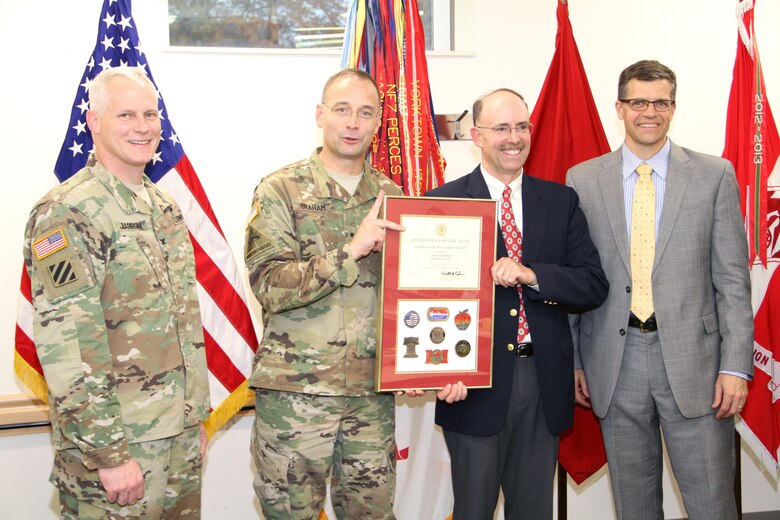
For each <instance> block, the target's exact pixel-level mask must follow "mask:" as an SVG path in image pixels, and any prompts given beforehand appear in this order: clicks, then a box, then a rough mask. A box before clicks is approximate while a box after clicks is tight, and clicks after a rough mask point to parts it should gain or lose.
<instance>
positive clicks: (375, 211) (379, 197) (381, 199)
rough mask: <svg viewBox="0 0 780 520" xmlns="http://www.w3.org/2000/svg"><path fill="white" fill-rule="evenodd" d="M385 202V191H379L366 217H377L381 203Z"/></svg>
mask: <svg viewBox="0 0 780 520" xmlns="http://www.w3.org/2000/svg"><path fill="white" fill-rule="evenodd" d="M384 200H385V190H379V195H377V196H376V200H375V201H374V205H373V206H371V210H370V211H369V212H368V215H367V216H368V217H370V218H377V217H378V216H379V210H380V209H381V208H382V202H384Z"/></svg>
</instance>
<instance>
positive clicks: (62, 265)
mask: <svg viewBox="0 0 780 520" xmlns="http://www.w3.org/2000/svg"><path fill="white" fill-rule="evenodd" d="M48 270H49V275H50V276H51V280H52V282H53V283H54V287H61V286H63V285H65V284H68V283H71V282H75V281H76V280H77V279H78V277H77V276H76V272H75V271H74V270H73V264H71V263H70V260H61V261H59V262H56V263H54V264H51V265H50V266H49V267H48Z"/></svg>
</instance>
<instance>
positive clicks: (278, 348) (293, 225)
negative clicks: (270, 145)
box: [245, 69, 403, 519]
mask: <svg viewBox="0 0 780 520" xmlns="http://www.w3.org/2000/svg"><path fill="white" fill-rule="evenodd" d="M316 119H317V124H318V126H319V127H320V128H322V131H323V146H322V148H320V149H317V150H315V151H314V153H312V155H311V156H310V157H309V158H308V159H306V160H303V161H300V162H297V163H294V164H291V165H289V166H286V167H284V168H282V169H281V170H279V171H277V172H274V173H272V174H270V175H268V176H266V177H265V178H263V179H262V180H261V182H260V184H259V185H258V186H257V189H256V190H255V195H254V200H253V208H252V213H251V215H250V218H249V223H248V225H247V230H246V245H245V259H246V265H247V269H248V271H249V281H250V284H251V286H252V291H253V292H254V294H255V296H256V297H257V299H258V301H259V302H260V304H261V305H262V306H263V310H264V312H263V325H264V334H263V340H262V344H261V346H260V348H259V349H258V351H257V356H256V358H255V368H254V372H253V374H252V376H251V379H250V385H251V386H252V387H254V388H255V389H256V390H257V402H256V406H255V413H256V416H255V424H254V431H253V436H252V447H251V448H252V455H253V457H254V460H255V465H256V467H257V472H258V474H257V476H256V477H255V484H254V485H255V491H256V493H257V496H258V497H259V499H260V503H261V505H262V508H263V513H264V514H265V517H266V518H268V519H292V518H295V519H309V518H317V517H318V514H319V511H320V508H321V507H322V505H323V502H324V499H325V482H326V479H327V478H328V477H329V476H330V477H331V498H332V502H333V508H334V511H335V512H336V514H337V516H338V517H339V518H354V519H363V518H372V519H380V518H394V516H393V511H392V499H393V490H394V487H395V442H394V439H393V437H394V416H395V410H394V401H393V396H392V395H378V394H376V393H375V392H374V364H375V351H376V343H377V328H376V327H377V323H376V314H377V284H378V282H379V274H380V273H379V270H380V258H379V254H378V251H379V250H380V249H381V247H382V245H383V244H384V239H385V230H386V229H391V230H401V229H403V228H401V227H400V226H399V225H397V224H395V223H392V222H388V221H386V220H382V219H379V218H378V213H379V209H380V206H381V204H382V201H383V199H384V194H385V193H387V194H390V195H400V194H401V190H400V189H399V188H398V187H397V186H396V185H395V184H393V182H392V181H390V180H389V179H388V178H387V177H385V176H384V175H382V174H381V173H380V172H378V171H376V170H374V169H372V168H371V167H370V166H369V165H368V163H367V161H366V160H365V159H366V152H367V151H368V148H369V147H370V145H371V139H372V137H373V136H374V134H375V133H376V131H377V130H378V129H379V125H380V123H381V119H380V104H379V91H378V89H377V87H376V83H374V81H373V79H372V78H371V76H369V75H367V74H366V73H364V72H362V71H359V70H354V69H347V70H344V71H341V72H339V73H337V74H335V75H334V76H332V77H331V78H330V79H329V80H328V82H327V83H326V84H325V88H324V90H323V93H322V103H321V104H319V105H318V106H317V110H316Z"/></svg>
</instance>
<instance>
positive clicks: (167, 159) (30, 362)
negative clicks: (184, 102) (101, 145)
mask: <svg viewBox="0 0 780 520" xmlns="http://www.w3.org/2000/svg"><path fill="white" fill-rule="evenodd" d="M100 16H101V20H100V22H99V25H98V38H97V44H96V46H95V50H94V51H93V53H92V55H91V57H90V59H89V62H88V63H87V66H86V69H85V70H84V73H83V74H82V77H81V81H80V82H79V85H80V86H79V89H78V92H77V94H76V100H75V101H74V104H73V107H72V109H71V119H70V121H69V123H68V131H67V133H66V136H65V141H64V143H63V145H62V149H61V150H60V155H59V157H58V158H57V164H56V166H55V172H54V173H55V174H56V176H57V178H58V179H59V180H60V181H64V180H66V179H68V178H69V177H70V176H72V175H73V174H75V173H76V172H77V171H78V170H80V169H81V168H82V167H83V166H84V165H85V164H86V162H87V156H88V154H89V150H90V148H92V136H91V134H90V133H89V131H88V129H87V128H86V124H85V123H86V121H85V119H84V113H85V112H86V110H87V106H88V101H89V96H88V94H89V92H88V90H87V86H88V85H89V83H90V82H91V81H92V79H93V78H94V77H95V76H96V75H97V74H98V73H99V72H100V71H102V70H104V69H107V68H110V67H115V66H118V65H120V64H127V65H131V66H143V67H144V68H145V69H146V71H147V74H148V76H149V79H150V80H151V81H152V83H154V78H153V77H152V74H151V71H150V69H149V64H148V63H147V61H146V56H145V55H144V53H143V50H142V48H141V46H140V42H139V40H138V32H137V29H136V27H135V20H133V17H132V14H131V9H130V0H105V1H104V2H103V7H102V9H101V15H100ZM158 98H159V107H160V113H161V116H162V117H161V122H162V139H161V141H160V146H159V148H158V149H157V153H155V155H154V158H153V159H152V161H151V162H150V163H149V164H148V165H147V167H146V174H147V175H148V176H149V178H150V179H151V180H152V181H154V182H155V183H157V185H158V186H160V187H162V189H164V190H165V191H166V192H168V193H169V194H170V195H171V196H172V197H173V199H174V200H175V201H176V203H177V204H178V205H179V207H180V208H181V210H182V213H183V215H184V220H185V224H186V225H187V228H188V229H189V231H190V238H191V239H192V245H193V248H194V251H195V267H196V276H197V280H198V297H199V300H200V308H201V318H202V323H203V335H204V339H205V343H206V358H207V362H208V369H209V390H210V394H211V405H212V407H213V408H212V412H211V415H210V416H209V418H208V419H207V420H206V421H205V426H206V429H207V430H208V431H209V433H213V432H214V431H215V430H217V429H218V428H219V427H220V426H222V425H223V424H224V423H225V422H226V421H227V420H228V419H229V418H230V417H231V416H233V415H234V414H235V413H236V412H237V411H238V410H240V409H241V407H242V406H243V405H244V404H246V403H247V402H248V400H249V399H250V397H251V393H250V392H249V389H248V387H247V378H248V376H249V375H250V374H251V371H252V358H253V355H254V351H255V350H256V349H257V337H256V335H255V331H254V327H253V326H252V320H251V317H250V314H249V308H248V307H247V304H246V296H245V295H244V287H243V282H242V281H241V276H240V273H239V271H238V269H237V267H236V263H235V261H234V259H233V254H232V253H231V251H230V248H229V247H228V244H227V241H226V240H225V237H224V234H223V233H222V229H220V226H219V223H218V222H217V218H216V215H214V212H213V210H212V208H211V204H210V203H209V200H208V197H206V192H205V191H204V190H203V186H202V185H201V184H200V180H199V179H198V176H197V175H196V174H195V170H194V168H193V167H192V164H190V162H189V160H188V159H187V155H186V154H185V153H184V150H183V149H182V145H181V142H180V140H179V137H178V135H177V134H176V132H175V131H174V129H173V126H172V124H171V122H170V118H169V114H168V112H167V110H166V109H165V103H164V101H163V98H162V94H160V93H159V90H158ZM22 271H23V272H22V283H21V291H20V295H19V307H18V314H17V326H16V351H15V356H14V371H15V372H16V375H17V377H19V379H20V380H21V381H22V382H23V383H25V384H26V385H27V386H28V387H29V388H30V390H32V391H33V393H34V394H35V395H36V396H37V397H39V398H40V399H41V400H43V401H46V399H47V387H46V381H45V380H44V377H43V369H42V368H41V364H40V362H39V360H38V356H37V354H36V351H35V344H34V338H33V325H32V316H33V307H32V297H31V294H30V278H29V277H28V275H27V271H26V269H22Z"/></svg>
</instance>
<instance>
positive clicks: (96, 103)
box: [89, 66, 157, 115]
mask: <svg viewBox="0 0 780 520" xmlns="http://www.w3.org/2000/svg"><path fill="white" fill-rule="evenodd" d="M117 76H122V77H125V78H127V79H129V80H131V81H134V82H136V83H137V84H138V85H140V86H142V87H146V88H148V89H149V90H150V91H151V92H152V93H154V94H155V96H157V89H156V88H155V87H154V83H152V80H150V79H149V76H147V75H146V71H145V70H144V68H143V67H127V66H121V67H112V68H110V69H106V70H104V71H103V72H101V73H100V74H98V75H97V76H95V79H93V80H92V82H91V83H90V84H89V108H90V110H94V111H95V112H97V113H98V114H100V115H103V112H104V111H105V110H106V107H108V104H109V103H110V101H111V100H110V99H109V94H108V84H109V82H111V80H112V79H114V78H115V77H117Z"/></svg>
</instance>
